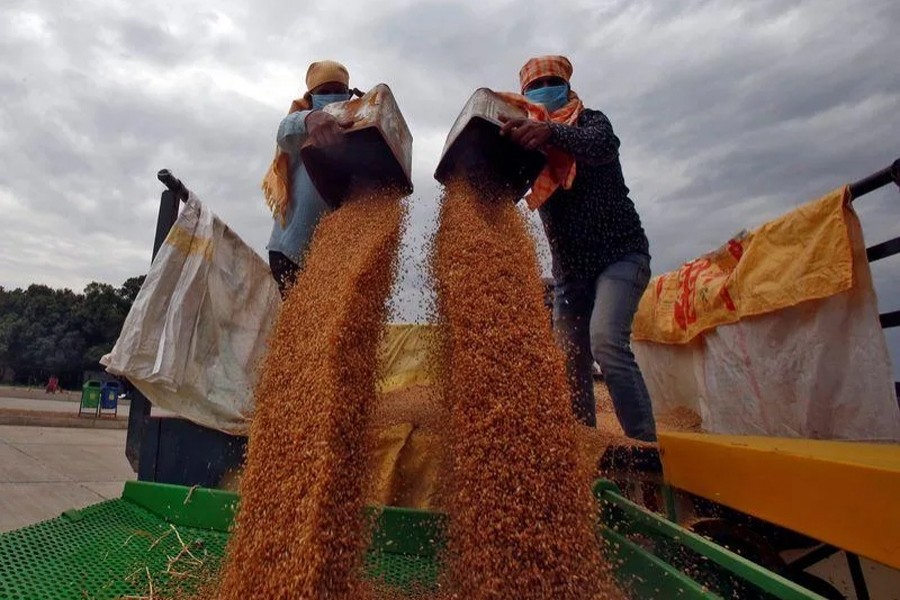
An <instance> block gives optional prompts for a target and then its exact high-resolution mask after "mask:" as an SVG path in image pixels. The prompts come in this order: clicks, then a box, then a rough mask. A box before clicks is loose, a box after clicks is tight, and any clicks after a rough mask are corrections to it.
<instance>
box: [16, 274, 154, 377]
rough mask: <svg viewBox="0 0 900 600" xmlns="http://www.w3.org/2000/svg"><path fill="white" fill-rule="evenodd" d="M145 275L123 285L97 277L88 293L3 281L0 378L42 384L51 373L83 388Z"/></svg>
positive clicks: (111, 342) (97, 367)
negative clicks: (9, 284) (5, 284)
mask: <svg viewBox="0 0 900 600" xmlns="http://www.w3.org/2000/svg"><path fill="white" fill-rule="evenodd" d="M143 283H144V275H141V276H139V277H130V278H129V279H128V280H126V281H125V282H124V283H123V284H122V285H121V286H120V287H118V288H117V287H114V286H112V285H110V284H108V283H100V282H96V281H93V282H91V283H89V284H88V285H87V286H86V287H85V288H84V292H82V293H80V294H76V293H75V292H73V291H72V290H70V289H53V288H51V287H48V286H46V285H40V284H32V285H30V286H28V287H27V288H26V289H21V288H17V289H14V290H8V289H5V288H4V287H3V286H0V381H6V382H11V383H15V384H22V385H43V384H45V383H46V382H47V380H48V379H49V377H50V376H51V375H56V376H57V377H58V378H59V383H60V385H61V386H63V387H65V388H69V389H73V388H78V387H80V386H81V383H82V373H84V371H90V370H101V369H103V367H102V366H101V365H100V362H99V361H100V357H102V356H103V355H104V354H106V353H108V352H109V351H110V350H112V347H113V345H114V344H115V342H116V339H117V338H118V337H119V332H120V331H121V329H122V323H123V322H124V321H125V316H126V315H127V314H128V311H129V310H131V305H132V304H133V303H134V299H135V297H136V296H137V293H138V291H139V290H140V289H141V285H142V284H143Z"/></svg>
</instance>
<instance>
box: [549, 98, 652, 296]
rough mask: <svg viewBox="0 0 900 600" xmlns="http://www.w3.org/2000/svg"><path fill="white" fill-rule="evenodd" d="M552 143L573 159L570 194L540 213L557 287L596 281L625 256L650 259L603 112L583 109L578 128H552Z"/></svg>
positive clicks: (556, 197) (563, 194) (555, 125)
mask: <svg viewBox="0 0 900 600" xmlns="http://www.w3.org/2000/svg"><path fill="white" fill-rule="evenodd" d="M550 128H551V129H552V131H553V137H552V143H553V144H554V145H555V146H556V147H558V148H560V149H562V150H565V151H566V152H568V153H569V154H571V155H572V156H574V157H575V161H576V168H577V171H576V174H575V181H574V182H573V184H572V189H570V190H564V189H562V188H561V187H560V188H559V189H558V190H557V191H556V192H555V193H554V194H553V195H552V196H550V198H548V199H547V201H546V202H545V203H544V204H543V206H541V207H540V208H539V209H538V212H539V214H540V216H541V221H542V222H543V224H544V231H545V232H546V234H547V240H548V241H549V242H550V250H551V253H552V255H553V278H554V279H555V280H556V282H557V283H561V282H564V281H571V280H576V279H594V278H596V277H597V276H598V275H600V274H601V273H602V272H603V270H604V269H606V267H608V266H609V265H611V264H612V263H614V262H616V261H618V260H619V259H621V258H622V257H624V256H625V255H627V254H632V253H642V254H646V255H647V256H649V255H650V252H649V246H648V243H647V236H646V234H645V233H644V228H643V227H642V226H641V218H640V217H639V216H638V213H637V210H635V208H634V203H633V202H632V201H631V199H630V198H629V197H628V188H627V187H626V186H625V178H624V177H623V176H622V165H621V164H619V138H617V137H616V135H615V133H613V129H612V124H611V123H610V122H609V119H607V118H606V115H604V114H603V113H602V112H600V111H597V110H590V109H584V110H583V111H582V113H581V115H580V116H579V117H578V123H577V125H575V126H569V125H560V124H558V123H551V124H550Z"/></svg>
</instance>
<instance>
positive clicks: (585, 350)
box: [553, 254, 656, 441]
mask: <svg viewBox="0 0 900 600" xmlns="http://www.w3.org/2000/svg"><path fill="white" fill-rule="evenodd" d="M649 281H650V258H649V257H648V256H646V255H644V254H629V255H627V256H625V257H623V258H622V259H621V260H619V261H618V262H616V263H613V264H611V265H610V266H609V267H607V268H606V270H604V271H603V272H602V273H601V274H600V275H599V277H597V278H596V279H593V280H591V279H587V280H569V281H561V282H557V284H556V286H555V287H554V299H553V324H554V329H555V330H556V336H557V339H558V340H559V342H560V344H561V345H562V346H563V348H564V349H565V350H566V354H567V358H568V369H569V379H570V381H571V385H572V411H573V412H574V413H575V418H577V419H578V420H579V421H581V422H582V423H584V424H585V425H588V426H590V427H596V426H597V405H596V400H595V399H594V381H593V377H592V373H591V370H592V369H591V367H592V366H593V361H595V360H596V361H597V363H598V364H599V365H600V368H601V369H602V370H603V376H604V377H605V378H606V383H607V385H608V386H609V394H610V396H612V401H613V406H614V407H615V410H616V417H618V419H619V423H620V424H621V425H622V429H624V430H625V435H627V436H628V437H631V438H634V439H638V440H644V441H655V440H656V422H655V421H654V419H653V407H652V405H651V404H650V394H649V393H648V392H647V386H646V384H645V383H644V377H643V375H641V369H640V367H638V364H637V362H635V360H634V354H633V353H632V351H631V321H632V319H634V313H635V311H636V310H637V306H638V302H639V301H640V299H641V295H642V294H643V293H644V290H645V289H646V288H647V284H648V283H649Z"/></svg>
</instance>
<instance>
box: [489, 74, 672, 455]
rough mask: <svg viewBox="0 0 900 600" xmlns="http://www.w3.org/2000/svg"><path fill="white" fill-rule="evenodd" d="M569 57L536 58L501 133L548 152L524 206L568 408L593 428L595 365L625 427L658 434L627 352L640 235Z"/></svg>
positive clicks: (646, 435)
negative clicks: (548, 287)
mask: <svg viewBox="0 0 900 600" xmlns="http://www.w3.org/2000/svg"><path fill="white" fill-rule="evenodd" d="M572 71H573V68H572V63H571V62H570V61H569V59H567V58H566V57H564V56H539V57H536V58H532V59H531V60H529V61H528V62H526V63H525V66H523V67H522V69H521V70H520V71H519V82H520V84H521V95H520V94H505V95H504V97H505V98H506V99H507V100H508V101H511V102H513V103H515V104H517V105H519V106H521V107H523V108H525V110H526V112H527V114H528V117H527V118H522V119H511V120H507V121H506V122H505V123H504V125H503V128H502V129H501V133H502V134H503V135H507V136H509V137H510V139H512V140H513V141H514V142H516V143H518V144H520V145H521V146H523V147H524V148H527V149H529V150H541V151H543V152H544V153H545V154H546V155H547V165H546V167H545V168H544V170H543V171H542V172H541V174H540V175H539V176H538V178H537V180H536V181H535V183H534V185H533V186H532V189H531V193H530V194H529V195H528V196H527V197H526V201H527V202H528V205H529V206H530V207H531V208H532V209H533V210H534V209H536V210H537V211H538V213H539V214H540V217H541V221H542V223H543V225H544V232H545V233H546V234H547V240H548V242H549V244H550V251H551V254H552V257H553V278H554V280H555V285H554V289H553V323H554V329H555V330H556V333H557V337H558V338H559V340H560V342H561V344H562V345H563V347H564V348H565V350H566V352H567V356H568V366H569V375H570V379H571V380H572V388H573V392H572V409H573V412H574V413H575V417H576V418H577V419H578V420H579V421H581V422H582V423H584V424H586V425H588V426H591V427H594V426H596V419H597V417H596V401H595V399H594V388H593V378H592V370H593V369H592V367H593V362H594V361H595V360H596V361H597V363H598V364H599V365H600V368H601V369H602V370H603V375H604V377H605V378H606V383H607V385H608V387H609V392H610V396H612V400H613V405H614V407H615V411H616V416H617V417H618V419H619V422H620V423H621V425H622V428H623V429H624V431H625V434H626V435H628V436H630V437H632V438H635V439H639V440H646V441H652V440H655V439H656V424H655V421H654V419H653V411H652V406H651V404H650V395H649V394H648V392H647V386H646V385H645V384H644V379H643V376H642V375H641V370H640V368H639V367H638V365H637V362H636V361H635V359H634V354H633V353H632V351H631V344H630V339H631V321H632V319H633V318H634V313H635V311H636V310H637V305H638V302H639V300H640V298H641V295H642V294H643V292H644V289H645V288H646V287H647V283H648V282H649V280H650V253H649V245H648V243H647V236H646V235H645V233H644V229H643V227H642V225H641V219H640V217H639V216H638V213H637V210H635V207H634V203H633V202H632V201H631V199H630V198H629V197H628V188H627V187H626V186H625V178H624V177H623V175H622V166H621V164H620V163H619V138H618V137H616V135H615V133H613V128H612V124H611V123H610V122H609V119H608V118H607V117H606V115H604V114H603V113H602V112H600V111H598V110H591V109H589V108H585V106H584V104H583V103H582V101H581V99H580V98H579V97H578V94H576V93H575V92H574V91H573V90H572V87H571V84H570V82H571V79H572Z"/></svg>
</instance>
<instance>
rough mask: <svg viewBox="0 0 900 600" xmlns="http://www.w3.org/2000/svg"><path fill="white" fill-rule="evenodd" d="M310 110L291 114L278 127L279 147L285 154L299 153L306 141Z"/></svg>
mask: <svg viewBox="0 0 900 600" xmlns="http://www.w3.org/2000/svg"><path fill="white" fill-rule="evenodd" d="M311 112H312V111H310V110H301V111H297V112H295V113H291V114H289V115H288V116H286V117H285V118H284V119H282V120H281V124H280V125H279V126H278V147H279V148H281V149H282V150H283V151H284V152H297V151H299V150H300V146H302V145H303V142H304V141H305V140H306V117H307V116H308V115H309V113H311Z"/></svg>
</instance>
